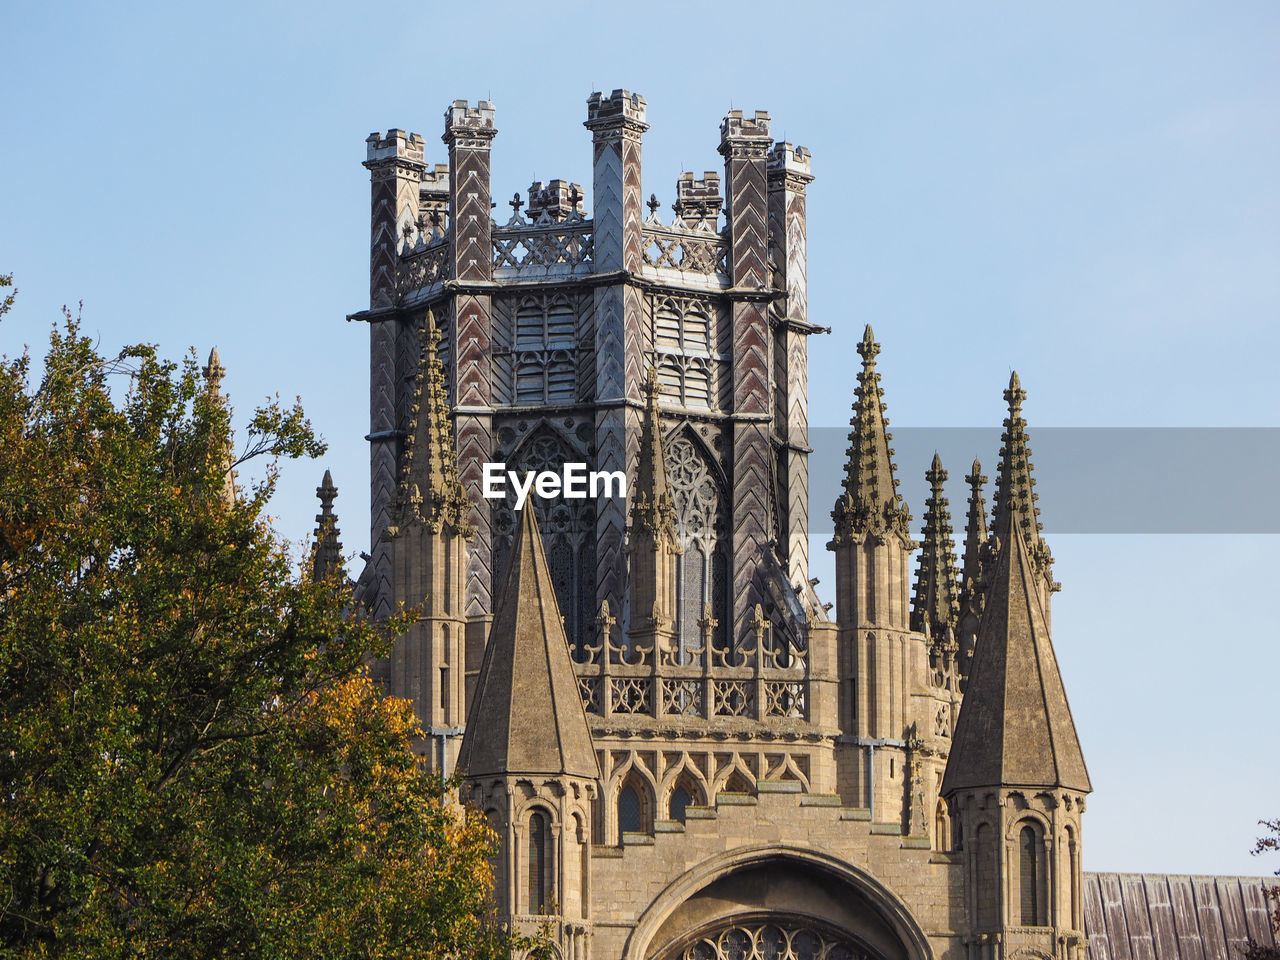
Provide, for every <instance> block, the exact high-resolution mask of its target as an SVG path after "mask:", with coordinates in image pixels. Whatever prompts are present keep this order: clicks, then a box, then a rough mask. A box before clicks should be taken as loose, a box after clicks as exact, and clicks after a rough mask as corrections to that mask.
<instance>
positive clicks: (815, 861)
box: [318, 90, 1089, 960]
mask: <svg viewBox="0 0 1280 960" xmlns="http://www.w3.org/2000/svg"><path fill="white" fill-rule="evenodd" d="M586 114H587V115H586V121H585V125H586V127H587V129H588V130H589V131H590V137H591V185H590V203H591V207H592V209H591V210H590V211H588V196H587V191H584V189H583V187H582V186H581V185H580V184H578V183H575V182H572V181H571V180H569V179H554V180H549V181H537V182H534V183H533V184H532V185H531V186H530V187H529V189H528V191H527V193H525V195H524V196H523V197H522V196H521V195H520V194H519V193H517V194H515V195H514V196H513V197H512V199H511V200H510V201H509V206H510V210H511V213H510V215H509V216H508V215H507V214H506V213H505V212H504V213H503V214H502V215H501V216H500V217H498V218H497V219H495V218H494V215H493V207H494V204H493V203H492V201H491V199H490V198H491V196H492V195H493V190H492V188H491V184H490V176H489V170H490V163H489V161H490V151H491V149H492V147H493V144H494V138H495V136H496V134H497V127H496V114H495V110H494V107H493V105H492V104H491V103H489V102H487V101H481V102H480V103H479V104H477V105H476V106H471V105H470V104H468V103H467V102H466V101H454V102H453V104H452V105H451V106H450V107H449V108H448V110H447V111H446V112H445V123H444V136H443V140H444V143H445V145H446V147H447V151H448V162H447V163H439V164H434V165H433V164H428V162H427V156H426V143H425V140H424V139H423V138H422V137H419V136H418V135H416V134H408V133H404V132H403V131H400V130H391V131H389V132H388V133H386V134H385V135H383V134H374V135H372V136H371V137H370V138H369V140H368V144H367V146H368V158H367V161H366V163H365V166H366V167H367V168H368V169H369V172H370V177H371V182H372V219H371V224H372V234H371V248H370V306H369V309H368V310H365V311H362V312H360V313H358V314H355V315H354V316H353V317H352V319H357V320H360V321H363V322H367V323H368V325H369V329H370V336H371V342H370V349H371V366H370V373H371V393H370V432H369V436H368V439H369V443H370V475H371V490H372V503H371V507H372V518H371V520H372V523H371V530H372V533H373V537H372V541H371V542H372V547H371V549H370V553H369V557H368V559H367V562H366V564H365V568H364V570H363V572H362V573H361V575H360V579H359V581H358V584H357V591H358V597H359V599H360V601H361V602H362V603H363V604H364V605H365V607H366V608H367V609H369V610H371V611H373V612H374V613H375V614H376V615H379V616H385V615H386V614H388V613H389V612H390V611H391V610H393V609H395V608H396V607H397V606H398V605H399V604H401V603H404V604H406V605H412V606H416V607H418V608H419V609H420V610H421V611H422V613H421V616H420V618H419V619H418V621H417V622H416V623H415V624H414V625H413V626H412V627H411V628H410V630H409V631H408V632H407V633H406V634H405V635H404V636H402V637H401V638H399V640H398V641H397V643H396V647H395V650H394V652H393V654H392V656H391V658H390V659H389V660H387V661H384V662H381V663H378V664H375V665H374V671H375V675H376V676H377V677H378V678H379V680H380V681H381V683H382V684H383V686H384V688H385V689H386V690H387V691H388V692H389V693H391V694H394V695H398V696H403V697H406V698H408V699H410V700H412V702H413V703H414V705H415V708H416V710H417V711H418V715H419V718H420V719H421V721H422V723H423V727H424V731H425V733H426V735H427V737H426V740H425V742H424V744H423V755H424V758H425V760H426V761H427V762H428V763H429V764H430V765H431V766H433V767H434V768H435V769H439V770H443V771H445V772H449V773H452V772H454V770H455V769H456V770H457V771H458V772H459V773H460V774H461V775H462V776H463V777H464V781H463V782H464V784H465V786H464V790H463V792H464V794H465V795H466V796H467V797H468V798H469V799H470V800H472V801H473V802H475V803H476V804H477V805H479V806H480V807H481V808H482V809H483V810H485V811H486V813H487V814H488V816H489V818H490V820H491V822H492V823H493V825H494V827H495V828H496V829H497V831H498V833H499V835H500V837H501V838H502V844H503V846H502V851H501V854H500V856H499V858H498V861H497V868H498V869H497V874H498V895H499V901H500V905H501V909H502V911H503V915H504V917H505V918H507V919H509V920H511V921H513V922H514V923H516V924H517V925H519V926H523V927H524V928H526V929H534V928H536V927H537V926H538V924H539V923H540V922H542V921H543V920H549V921H550V924H551V928H552V930H553V933H554V936H555V939H556V946H557V950H558V951H559V953H560V956H561V957H562V958H564V960H616V958H626V960H720V958H729V957H738V958H742V960H763V958H766V957H769V958H779V960H817V958H829V960H852V958H859V960H926V958H933V957H940V958H941V957H946V958H948V960H959V958H961V957H966V958H968V957H973V958H975V960H976V958H978V957H984V958H985V957H992V958H994V957H996V956H1005V955H1009V956H1012V955H1013V953H1014V952H1015V950H1014V947H1016V951H1017V952H1020V953H1021V954H1024V955H1028V956H1045V957H1049V956H1067V955H1070V953H1071V951H1072V950H1074V949H1075V948H1076V946H1078V944H1079V942H1080V941H1079V935H1080V931H1081V924H1080V919H1079V918H1080V909H1081V907H1080V902H1081V901H1080V899H1079V891H1080V887H1079V882H1078V877H1079V844H1080V813H1081V812H1082V809H1083V797H1084V794H1085V793H1086V792H1087V791H1088V789H1089V784H1088V780H1087V776H1085V775H1084V773H1083V771H1084V766H1083V761H1082V760H1081V759H1080V758H1079V756H1080V754H1079V747H1078V745H1077V744H1076V743H1075V739H1074V729H1073V728H1071V726H1070V715H1069V712H1067V711H1066V701H1065V695H1064V694H1062V691H1061V681H1060V679H1059V678H1058V675H1057V671H1056V666H1054V665H1053V652H1052V646H1051V645H1050V643H1049V636H1048V629H1049V613H1048V602H1049V596H1050V594H1051V593H1052V591H1053V590H1054V589H1056V586H1057V585H1056V584H1055V583H1054V582H1053V580H1052V576H1051V562H1052V560H1051V556H1050V554H1049V551H1048V547H1047V545H1045V543H1044V541H1043V538H1042V537H1041V530H1040V526H1039V524H1038V521H1037V520H1036V512H1037V511H1036V509H1035V493H1034V491H1033V489H1032V480H1031V467H1030V458H1029V451H1028V450H1027V441H1026V425H1025V422H1024V420H1023V418H1022V413H1021V404H1022V401H1023V399H1024V398H1025V393H1024V392H1023V391H1022V389H1021V386H1020V384H1018V383H1017V381H1016V378H1015V380H1014V381H1013V382H1012V383H1011V384H1010V388H1009V391H1008V392H1007V393H1006V397H1007V398H1008V399H1009V403H1010V414H1009V419H1008V420H1006V423H1005V427H1006V429H1005V436H1004V449H1003V450H1002V454H1001V457H1002V459H1001V466H1000V472H999V475H998V481H997V485H996V500H995V511H994V516H993V519H992V522H991V530H990V534H989V532H988V529H987V524H986V518H985V515H984V513H985V511H984V506H983V499H982V498H983V491H982V484H983V483H984V482H985V478H982V477H981V475H980V474H979V473H978V466H977V463H976V462H975V464H974V469H973V474H972V475H971V477H970V478H969V479H970V485H971V487H972V490H971V494H970V499H969V515H968V523H967V527H966V545H965V551H964V566H963V576H962V578H961V579H959V580H958V579H957V571H956V561H955V553H954V548H953V546H952V543H951V540H952V527H951V518H950V515H949V510H948V505H947V499H946V497H945V484H946V480H947V474H946V471H945V470H943V468H942V465H941V462H940V461H938V460H937V459H936V458H935V461H934V463H933V464H932V466H931V467H930V469H929V471H928V474H927V476H928V479H929V480H930V483H931V495H930V498H929V501H928V504H927V505H926V509H925V515H924V517H925V523H924V528H923V531H922V533H923V545H924V549H923V552H922V555H921V558H920V564H919V571H918V576H917V581H916V589H915V595H914V598H913V597H912V591H911V566H912V556H913V553H914V552H915V550H916V549H917V546H918V545H917V543H916V540H915V537H914V534H913V530H912V528H911V515H910V512H909V510H908V508H907V506H906V504H905V503H904V502H903V500H902V498H901V496H900V495H899V493H898V489H897V484H896V479H895V476H894V474H895V470H896V467H895V465H894V463H893V449H892V447H891V445H890V444H891V437H890V434H889V432H888V426H887V420H886V417H885V405H884V400H883V397H884V390H883V388H882V386H881V382H880V374H879V372H878V371H877V369H876V357H877V355H878V354H879V352H880V345H879V343H877V342H876V339H875V336H874V334H873V333H872V331H871V328H870V327H869V326H868V327H867V328H866V330H865V333H864V336H863V338H862V340H861V343H860V344H859V346H858V348H857V349H858V353H859V355H860V357H861V361H862V364H861V371H860V372H859V374H858V386H857V390H856V394H855V398H854V400H855V402H854V407H853V418H852V424H851V432H850V435H849V440H850V447H849V451H848V459H847V465H846V468H845V476H844V487H843V491H842V493H841V495H840V497H839V499H838V501H837V503H836V504H835V505H834V510H833V512H832V516H833V519H834V521H835V536H834V538H833V540H832V543H831V545H830V546H831V549H832V550H834V552H835V554H836V583H835V618H834V620H832V619H829V618H828V616H827V608H828V606H829V605H827V604H823V603H822V602H821V601H820V600H819V598H818V597H817V595H816V593H815V592H814V589H813V585H812V583H811V582H810V580H809V578H808V541H809V502H808V500H809V496H808V491H809V473H808V469H809V467H808V454H809V447H808V440H809V437H808V396H807V373H806V369H807V350H808V339H809V337H810V336H812V335H814V334H815V333H818V332H820V331H821V330H822V329H823V328H820V327H818V326H815V325H814V324H812V323H811V322H810V320H809V318H808V303H807V289H806V282H805V277H806V269H807V267H806V213H807V210H806V204H807V193H808V189H809V184H810V183H811V182H812V180H813V176H812V172H811V168H810V164H811V157H810V155H809V152H808V151H807V150H805V149H804V148H803V147H797V146H793V145H792V144H789V143H780V142H774V141H773V139H772V135H771V133H770V117H769V115H768V114H767V113H763V112H755V113H754V114H752V115H750V116H748V115H746V114H744V113H742V112H740V111H731V112H730V113H729V114H728V116H726V117H725V119H724V122H723V123H722V125H721V127H720V131H719V140H718V149H719V153H720V155H721V157H722V158H723V161H724V166H723V173H721V172H718V171H708V172H706V173H704V174H703V175H702V176H701V177H695V175H694V174H692V173H688V172H685V173H682V174H681V175H680V176H679V177H678V178H677V179H676V180H675V185H674V191H673V202H672V203H671V210H672V211H673V214H674V215H673V216H672V217H670V218H669V219H664V217H663V216H662V215H661V214H660V212H659V211H660V209H661V204H660V203H659V201H658V199H657V197H656V196H655V195H654V194H652V193H651V194H650V196H649V199H648V201H646V200H645V199H644V194H645V191H644V190H643V189H642V181H641V174H642V169H641V146H642V140H643V137H644V135H645V134H646V132H647V131H648V129H649V125H648V119H647V105H646V103H645V100H644V98H643V97H641V96H640V95H639V94H634V93H630V92H627V91H625V90H615V91H614V92H613V93H611V94H609V95H603V94H600V93H594V94H592V95H591V96H590V98H589V99H588V101H587V111H586ZM503 195H505V193H504V194H503ZM646 209H647V213H646ZM497 463H500V464H503V465H504V468H505V470H510V471H515V473H516V474H517V476H524V475H525V472H526V471H534V472H537V471H544V472H554V473H557V474H558V473H560V472H561V471H562V469H564V465H565V464H567V463H575V464H582V465H583V466H584V467H585V468H586V469H588V470H593V471H599V472H602V473H621V474H623V475H625V477H626V480H627V491H626V496H625V497H624V496H620V495H611V494H610V493H609V492H608V490H607V489H606V490H605V491H604V492H600V491H594V492H592V493H591V494H588V495H585V496H581V497H578V496H571V495H567V493H568V491H567V490H566V489H564V487H563V486H562V484H561V482H560V479H559V478H558V477H552V478H551V479H552V480H554V481H555V483H554V484H550V485H548V486H547V488H546V492H544V490H543V489H542V488H541V487H538V488H536V490H535V493H534V494H532V495H530V496H529V498H528V500H527V502H525V503H524V505H523V508H522V509H517V508H516V502H515V498H514V497H513V496H511V495H510V488H509V487H507V488H506V489H505V492H506V494H507V495H506V496H505V498H504V497H503V496H502V494H501V493H499V495H498V496H497V497H487V496H486V480H485V476H486V473H485V464H497ZM921 466H922V467H923V466H924V465H923V464H922V465H921ZM566 483H567V481H566ZM331 488H332V485H331V484H328V483H327V484H322V486H321V489H320V491H319V493H320V496H321V498H322V513H321V518H320V519H319V520H318V523H319V527H318V529H319V530H321V531H327V530H333V531H334V533H333V536H334V537H335V538H336V526H335V524H336V520H333V519H332V518H331V509H330V506H329V505H331V502H332V494H331V492H330V491H331ZM557 492H558V493H564V494H566V495H563V496H557V495H556V494H557ZM615 492H616V491H615ZM326 497H328V498H329V500H327V501H326V500H325V498H326ZM326 504H329V505H326ZM326 536H327V534H326ZM325 550H326V551H327V552H326V553H325V554H324V556H325V557H326V558H331V556H332V554H333V550H332V546H331V545H328V546H325ZM318 555H319V554H318ZM325 562H326V563H328V562H329V560H328V559H327V560H326V561H325ZM966 643H967V644H968V646H966V645H965V644H966ZM975 648H976V649H975ZM970 657H972V672H971V673H970V660H969V658H970ZM1030 665H1034V666H1037V667H1038V668H1039V670H1040V673H1039V674H1038V675H1039V676H1042V677H1045V678H1048V679H1046V680H1045V683H1044V684H1043V686H1040V687H1036V688H1035V689H1031V688H1027V689H1025V690H1022V689H1021V688H1018V690H1015V686H1016V684H1015V683H1014V682H1013V681H1014V680H1017V681H1018V682H1022V681H1024V680H1025V677H1026V676H1027V671H1026V668H1027V667H1028V666H1030ZM1050 667H1052V670H1051V669H1050ZM1050 674H1052V677H1051V678H1050ZM966 683H967V685H968V691H969V692H968V693H965V692H964V690H965V686H966ZM1037 691H1038V692H1037ZM1013 693H1017V699H1016V701H1015V700H1011V699H1009V697H1010V696H1011V695H1012V694H1013ZM1002 697H1003V698H1004V699H1002ZM1036 697H1039V698H1040V699H1039V700H1037V699H1036ZM957 716H958V718H959V719H958V720H957ZM464 717H465V723H464V722H463V719H464ZM1037 718H1038V719H1037ZM996 733H999V734H1000V736H999V737H996ZM1041 734H1043V736H1041ZM1033 735H1034V736H1041V739H1040V740H1034V739H1032V740H1027V743H1031V744H1033V745H1032V746H1028V747H1024V746H1020V744H1022V743H1023V738H1025V737H1033ZM953 737H954V740H953ZM1045 737H1047V738H1048V740H1047V741H1046V740H1044V738H1045ZM993 738H994V739H993ZM1042 741H1044V742H1047V743H1050V744H1051V745H1052V746H1053V748H1054V751H1055V752H1054V753H1053V754H1052V758H1051V760H1050V761H1049V762H1048V763H1047V764H1046V763H1042V762H1037V759H1036V758H1037V757H1038V756H1039V753H1038V752H1037V751H1038V750H1039V746H1040V745H1042ZM1068 743H1069V744H1070V745H1072V746H1073V747H1074V749H1073V750H1072V749H1069V748H1068ZM1024 827H1029V828H1030V829H1031V830H1032V835H1033V842H1032V843H1031V844H1030V845H1028V846H1027V851H1028V852H1027V853H1026V855H1027V856H1030V857H1032V860H1033V867H1034V869H1035V870H1038V871H1042V872H1043V873H1035V877H1037V878H1041V877H1042V876H1043V878H1047V879H1037V880H1036V881H1035V883H1036V884H1039V886H1037V885H1035V884H1033V885H1032V886H1030V887H1028V888H1027V889H1028V890H1029V891H1031V893H1030V894H1029V895H1031V896H1032V901H1033V902H1032V906H1031V908H1030V912H1028V913H1026V914H1025V915H1024V914H1022V913H1016V911H1015V907H1016V908H1017V909H1018V910H1020V909H1021V903H1022V901H1021V900H1019V899H1018V897H1020V896H1021V895H1022V894H1021V891H1022V889H1023V887H1022V879H1021V878H1022V877H1023V876H1024V874H1023V873H1018V872H1017V871H1016V869H1015V868H1018V869H1021V868H1020V867H1019V866H1018V865H1019V863H1020V862H1021V861H1019V860H1018V859H1017V858H1018V857H1019V856H1022V855H1023V853H1022V852H1021V851H1022V850H1023V848H1022V847H1021V846H1019V844H1021V843H1022V831H1023V828H1024ZM1036 858H1038V859H1036ZM1069 875H1070V876H1073V877H1076V878H1077V880H1076V881H1073V883H1074V885H1072V884H1071V883H1067V881H1066V878H1067V877H1068V876H1069ZM1015 893H1016V894H1017V896H1015ZM1073 898H1074V899H1073ZM1015 913H1016V916H1015ZM1072 938H1076V939H1072ZM1010 944H1012V945H1014V947H1010V948H1009V949H1006V946H1007V945H1010ZM1064 951H1065V953H1064Z"/></svg>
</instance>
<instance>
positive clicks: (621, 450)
mask: <svg viewBox="0 0 1280 960" xmlns="http://www.w3.org/2000/svg"><path fill="white" fill-rule="evenodd" d="M626 435H627V413H626V411H625V410H624V409H623V408H612V409H608V410H600V411H598V412H597V413H596V469H597V470H623V471H625V470H626V468H627V462H626V450H627V437H626ZM626 522H627V521H626V504H625V501H623V500H622V499H620V498H610V499H607V500H601V501H600V503H599V505H598V507H597V512H596V606H597V608H599V605H600V603H601V602H602V601H604V600H608V601H609V607H610V609H613V610H622V601H623V597H624V596H625V595H626V565H625V562H626V561H625V557H624V556H623V553H622V546H623V536H624V532H625V530H626Z"/></svg>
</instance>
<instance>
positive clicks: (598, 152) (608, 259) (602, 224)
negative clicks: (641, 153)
mask: <svg viewBox="0 0 1280 960" xmlns="http://www.w3.org/2000/svg"><path fill="white" fill-rule="evenodd" d="M592 178H593V179H592V184H593V190H594V192H595V197H594V203H595V210H594V211H593V216H592V249H593V256H594V257H595V262H596V269H597V270H621V269H622V264H623V253H622V233H623V229H622V224H623V212H622V211H623V210H624V206H625V205H624V201H623V188H622V180H623V176H622V153H621V145H620V144H618V143H600V142H597V143H596V144H595V169H594V170H593V173H592Z"/></svg>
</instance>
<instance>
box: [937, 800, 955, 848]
mask: <svg viewBox="0 0 1280 960" xmlns="http://www.w3.org/2000/svg"><path fill="white" fill-rule="evenodd" d="M933 849H935V850H938V851H940V852H946V851H948V850H950V849H951V817H950V815H949V814H948V813H947V801H945V800H941V799H940V800H938V809H937V812H936V813H935V814H934V818H933Z"/></svg>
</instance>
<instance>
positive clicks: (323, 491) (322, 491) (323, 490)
mask: <svg viewBox="0 0 1280 960" xmlns="http://www.w3.org/2000/svg"><path fill="white" fill-rule="evenodd" d="M316 497H317V498H319V500H320V506H321V508H322V509H323V510H324V512H325V513H326V514H327V513H329V512H330V511H331V510H332V509H333V501H334V500H336V499H337V498H338V488H337V487H335V486H334V485H333V475H332V474H330V473H329V471H328V470H326V471H325V472H324V477H323V479H321V481H320V486H318V487H316Z"/></svg>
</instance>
